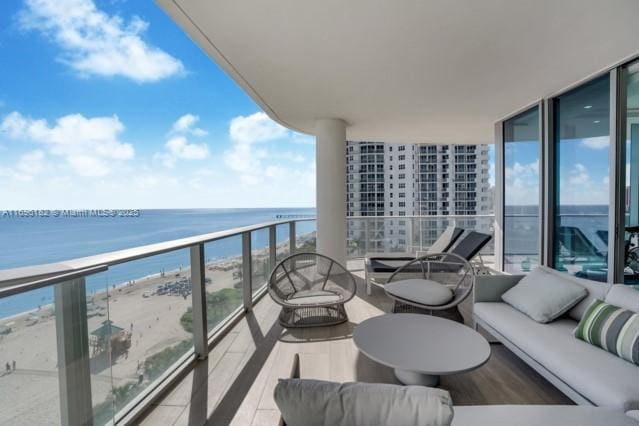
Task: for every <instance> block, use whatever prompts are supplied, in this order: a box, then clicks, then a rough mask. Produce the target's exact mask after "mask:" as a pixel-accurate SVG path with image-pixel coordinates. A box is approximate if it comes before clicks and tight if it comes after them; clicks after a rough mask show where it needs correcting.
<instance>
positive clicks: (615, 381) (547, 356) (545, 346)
mask: <svg viewBox="0 0 639 426" xmlns="http://www.w3.org/2000/svg"><path fill="white" fill-rule="evenodd" d="M473 312H474V315H475V316H476V317H477V318H478V319H480V320H482V321H484V322H485V323H486V324H487V325H489V326H490V327H492V328H494V329H495V330H496V331H498V332H499V333H500V334H501V335H502V336H503V337H504V338H505V339H507V340H508V341H509V342H511V343H512V344H514V345H515V346H517V347H518V348H519V349H520V350H521V351H523V352H524V353H526V354H527V355H528V356H529V357H531V358H532V359H534V360H535V361H537V362H538V363H539V364H541V365H543V366H544V367H545V368H546V369H547V370H548V371H550V372H551V373H552V374H553V375H555V376H557V377H558V378H559V379H561V380H562V381H563V382H564V383H566V384H567V385H568V386H570V387H571V388H572V389H574V390H576V391H577V392H578V393H580V394H581V395H582V396H584V397H585V398H587V399H588V400H589V401H591V402H592V403H593V404H596V405H599V406H606V407H616V408H620V409H622V410H624V411H627V410H633V409H634V410H636V409H639V386H637V383H639V367H637V366H636V365H634V364H631V363H629V362H627V361H624V360H623V359H621V358H619V357H616V356H614V355H612V354H611V353H608V352H606V351H604V350H601V349H599V348H597V347H595V346H592V345H589V344H588V343H586V342H584V341H581V340H579V339H575V337H574V336H573V335H572V332H573V330H574V329H575V327H576V326H577V322H576V321H574V320H572V319H569V318H562V319H558V320H557V321H554V322H551V323H549V324H540V323H538V322H535V321H533V320H531V319H530V318H528V317H527V316H526V315H524V314H522V313H521V312H519V311H518V310H516V309H514V308H513V307H511V306H509V305H507V304H506V303H494V302H485V303H476V304H475V305H474V306H473Z"/></svg>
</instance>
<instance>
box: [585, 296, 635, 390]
mask: <svg viewBox="0 0 639 426" xmlns="http://www.w3.org/2000/svg"><path fill="white" fill-rule="evenodd" d="M574 334H575V337H576V338H577V339H581V340H583V341H584V342H587V343H590V344H591V345H594V346H597V347H599V348H601V349H603V350H605V351H608V352H610V353H611V354H613V355H616V356H618V357H620V358H622V359H625V360H626V361H629V362H632V363H635V364H637V365H639V314H637V313H636V312H633V311H629V310H628V309H623V308H620V307H618V306H615V305H611V304H609V303H606V302H604V301H603V300H599V299H597V300H595V301H594V302H593V303H592V305H591V306H590V307H589V308H588V310H587V311H586V313H585V314H584V316H583V318H582V319H581V321H580V322H579V325H578V326H577V328H576V329H575V331H574ZM638 385H639V384H638Z"/></svg>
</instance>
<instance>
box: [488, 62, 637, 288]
mask: <svg viewBox="0 0 639 426" xmlns="http://www.w3.org/2000/svg"><path fill="white" fill-rule="evenodd" d="M637 60H639V55H637V56H635V57H633V58H631V59H627V60H624V61H622V62H620V63H618V64H616V65H615V66H613V67H611V68H608V69H606V70H604V71H601V72H599V73H596V74H592V75H590V76H589V77H588V78H585V79H583V80H581V81H579V82H576V83H574V84H571V85H570V86H568V87H566V88H564V89H562V90H560V91H557V92H555V93H552V94H550V95H548V96H546V97H544V98H543V99H541V100H539V101H538V102H535V103H534V104H531V105H528V106H526V107H525V108H522V109H520V110H518V111H516V112H514V113H512V114H509V115H508V116H506V117H504V118H502V119H500V120H499V121H497V122H496V123H495V200H494V206H495V257H496V258H495V263H496V267H497V269H498V270H500V271H503V270H504V262H503V260H504V231H505V230H504V227H503V226H504V223H505V219H504V214H505V209H504V207H505V187H504V184H505V163H504V161H505V158H504V149H505V141H504V123H505V121H507V120H509V119H511V118H513V117H515V116H517V115H519V114H521V113H523V112H525V111H527V110H529V109H531V108H533V107H535V106H538V108H539V113H540V114H539V116H540V118H539V126H540V156H539V158H540V171H539V179H540V182H539V183H540V185H539V188H540V194H539V208H540V215H539V218H540V226H539V256H540V263H541V264H542V265H545V266H549V267H553V266H554V249H555V247H554V244H555V240H554V217H555V205H554V200H555V195H556V194H555V179H556V176H557V175H556V171H555V169H554V167H555V138H554V135H555V122H554V117H555V114H554V112H555V111H554V105H555V100H556V98H558V97H559V96H561V95H563V94H565V93H567V92H569V91H571V90H573V89H576V88H578V87H580V86H582V85H584V84H587V83H588V82H590V81H592V80H595V79H597V78H599V77H602V76H604V75H606V74H608V75H609V81H610V152H609V156H610V160H609V176H610V179H609V199H608V201H609V208H608V235H609V236H610V238H609V242H608V273H607V282H608V283H623V274H624V267H625V264H624V263H625V262H624V236H625V229H622V226H623V225H622V224H624V223H625V184H626V182H625V181H626V176H625V167H626V124H627V123H626V121H627V120H626V95H627V93H626V89H627V88H626V83H627V76H628V67H629V66H631V65H634V64H636V63H637Z"/></svg>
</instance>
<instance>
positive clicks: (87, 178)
mask: <svg viewBox="0 0 639 426" xmlns="http://www.w3.org/2000/svg"><path fill="white" fill-rule="evenodd" d="M0 28H1V30H0V57H1V58H2V61H1V63H2V65H1V67H2V68H1V69H2V79H0V182H1V184H0V199H2V208H89V207H90V208H190V207H271V206H313V205H314V203H315V184H314V176H315V170H314V167H315V165H314V139H313V138H312V137H310V136H307V135H301V134H297V133H294V132H291V131H289V130H287V129H284V128H283V127H281V126H279V125H277V124H276V123H274V122H273V121H271V120H270V119H269V118H268V117H266V115H265V114H264V113H262V112H261V111H260V109H259V107H258V106H257V105H255V103H254V102H253V101H252V100H251V99H250V98H249V97H248V96H246V95H245V94H244V93H243V92H242V90H241V89H239V87H237V86H236V84H235V83H234V82H233V81H232V80H230V79H229V78H228V77H227V76H226V75H225V74H224V73H223V72H222V71H221V70H220V69H219V68H218V67H217V66H216V65H215V64H214V63H213V62H212V61H211V60H210V59H209V58H208V57H207V56H206V55H205V54H204V53H203V52H202V51H201V50H200V49H199V48H198V47H197V46H196V45H195V44H194V43H193V42H192V41H191V40H190V39H189V38H188V37H187V36H186V35H185V34H184V33H183V32H182V31H181V30H180V29H179V28H178V27H177V26H176V25H175V24H174V23H173V21H172V20H171V19H169V18H168V17H167V16H166V15H164V13H163V12H162V11H161V10H160V9H159V8H158V7H157V6H156V5H155V4H154V3H153V2H151V1H138V0H136V1H131V0H129V1H124V0H105V1H95V2H94V1H92V0H24V1H4V2H0Z"/></svg>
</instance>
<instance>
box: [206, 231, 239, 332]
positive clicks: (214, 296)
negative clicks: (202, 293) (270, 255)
mask: <svg viewBox="0 0 639 426" xmlns="http://www.w3.org/2000/svg"><path fill="white" fill-rule="evenodd" d="M204 258H205V259H206V266H205V271H206V272H205V276H206V278H205V286H204V288H205V290H206V318H207V328H208V331H209V332H211V331H212V330H214V329H216V328H217V327H218V326H219V325H220V324H221V323H222V322H223V321H224V320H225V319H226V318H227V317H228V316H229V315H230V314H231V313H233V312H234V311H235V310H237V309H238V308H239V307H241V306H242V284H243V281H242V236H241V235H235V236H233V237H228V238H223V239H221V240H217V241H212V242H210V243H206V244H205V245H204Z"/></svg>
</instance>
